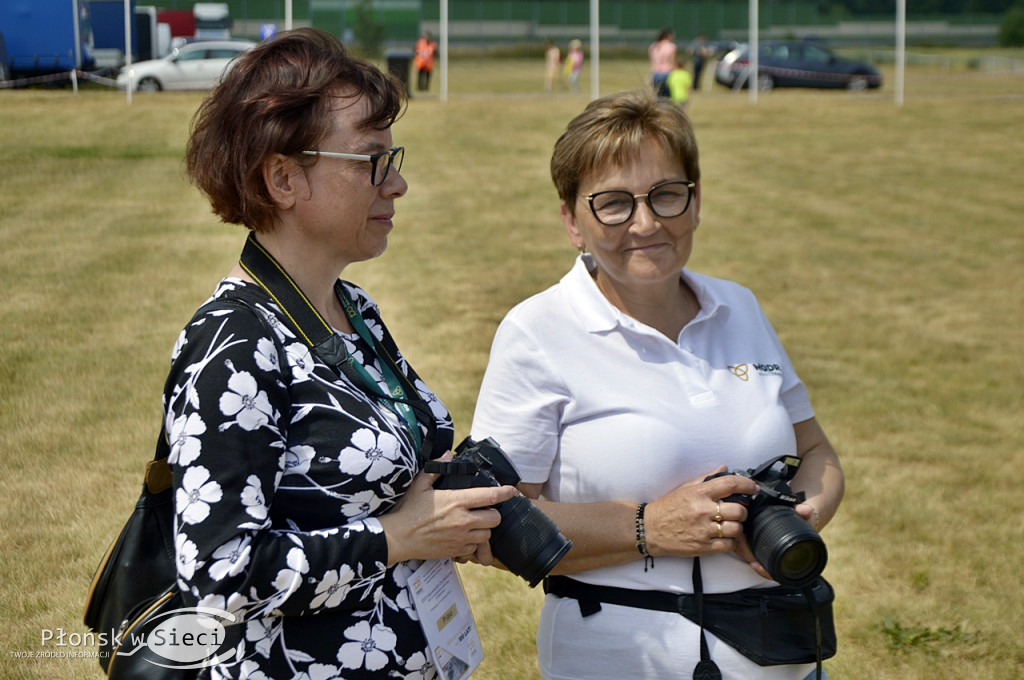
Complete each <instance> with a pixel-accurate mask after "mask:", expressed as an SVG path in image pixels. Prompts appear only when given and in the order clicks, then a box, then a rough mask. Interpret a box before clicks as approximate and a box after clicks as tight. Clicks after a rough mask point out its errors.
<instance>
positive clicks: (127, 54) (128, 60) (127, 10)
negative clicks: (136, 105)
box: [124, 0, 135, 106]
mask: <svg viewBox="0 0 1024 680" xmlns="http://www.w3.org/2000/svg"><path fill="white" fill-rule="evenodd" d="M131 18H132V2H131V0H124V68H125V70H126V71H131V70H132V21H131ZM134 80H135V79H134V78H132V77H130V76H129V78H128V86H127V87H126V88H125V90H126V91H127V92H128V95H127V96H128V105H129V106H131V103H132V88H133V87H134V86H135V83H134Z"/></svg>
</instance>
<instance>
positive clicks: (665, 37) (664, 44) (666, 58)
mask: <svg viewBox="0 0 1024 680" xmlns="http://www.w3.org/2000/svg"><path fill="white" fill-rule="evenodd" d="M675 41H676V34H675V33H674V32H673V31H672V29H671V28H663V29H662V30H661V32H660V33H659V34H658V38H657V40H655V41H654V42H653V43H651V45H650V47H648V48H647V56H648V58H649V59H650V62H651V87H652V88H654V92H655V94H657V95H658V96H659V97H666V98H667V97H668V96H669V93H668V86H667V85H666V84H665V81H667V80H668V74H669V72H670V71H672V69H673V68H675V65H676V42H675Z"/></svg>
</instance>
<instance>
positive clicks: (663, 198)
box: [585, 180, 697, 227]
mask: <svg viewBox="0 0 1024 680" xmlns="http://www.w3.org/2000/svg"><path fill="white" fill-rule="evenodd" d="M696 186H697V184H696V182H690V181H686V180H677V181H673V182H662V183H661V184H655V185H654V186H653V187H651V188H650V190H648V192H647V193H646V194H631V193H629V192H628V191H622V190H619V189H613V190H611V191H598V192H597V193H594V194H588V195H587V196H586V197H585V198H586V199H587V203H589V204H590V211H591V212H592V213H594V217H596V218H597V221H598V222H600V223H601V224H603V225H605V226H608V227H617V226H619V225H622V224H625V223H626V222H629V220H630V219H632V217H633V213H635V212H636V199H638V198H643V199H646V200H647V206H648V207H649V208H650V209H651V212H653V213H654V214H655V215H657V216H658V217H664V218H669V217H679V216H680V215H682V214H683V213H685V212H686V211H687V210H688V209H689V208H690V203H691V202H692V201H693V190H694V189H695V188H696Z"/></svg>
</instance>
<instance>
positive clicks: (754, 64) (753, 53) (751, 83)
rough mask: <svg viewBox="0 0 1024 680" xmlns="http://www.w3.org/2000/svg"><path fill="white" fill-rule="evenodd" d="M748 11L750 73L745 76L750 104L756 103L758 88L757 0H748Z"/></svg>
mask: <svg viewBox="0 0 1024 680" xmlns="http://www.w3.org/2000/svg"><path fill="white" fill-rule="evenodd" d="M749 13H750V19H749V21H750V28H749V29H748V30H749V31H750V38H749V40H748V42H749V43H750V72H749V73H750V75H748V76H747V88H748V89H749V90H750V103H751V104H756V103H757V88H758V85H759V83H758V80H757V72H758V55H759V53H760V51H761V50H760V49H759V48H758V44H757V43H758V39H759V38H758V34H757V29H758V26H757V22H758V18H757V0H750V9H749Z"/></svg>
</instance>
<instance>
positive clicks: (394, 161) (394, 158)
mask: <svg viewBox="0 0 1024 680" xmlns="http://www.w3.org/2000/svg"><path fill="white" fill-rule="evenodd" d="M302 153H304V154H306V155H307V156H325V157H327V158H344V159H346V160H350V161H369V162H370V183H371V184H372V185H373V186H375V187H379V186H380V185H381V184H384V180H386V179H387V178H388V173H389V172H390V171H391V166H395V170H397V171H398V172H401V171H402V161H404V160H405V147H404V146H393V147H391V148H390V149H388V150H387V151H381V152H380V153H375V154H372V155H367V154H362V153H338V152H337V151H303V152H302ZM385 156H386V157H387V159H388V162H387V163H384V164H382V163H381V162H380V161H381V159H382V158H384V157H385Z"/></svg>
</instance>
